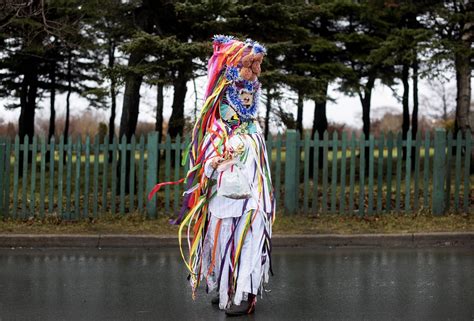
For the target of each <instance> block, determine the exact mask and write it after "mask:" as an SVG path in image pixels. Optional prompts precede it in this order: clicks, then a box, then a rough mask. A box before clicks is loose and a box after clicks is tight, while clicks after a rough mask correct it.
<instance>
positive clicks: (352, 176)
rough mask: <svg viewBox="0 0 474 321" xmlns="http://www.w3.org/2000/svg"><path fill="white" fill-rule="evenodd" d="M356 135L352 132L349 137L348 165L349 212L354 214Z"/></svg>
mask: <svg viewBox="0 0 474 321" xmlns="http://www.w3.org/2000/svg"><path fill="white" fill-rule="evenodd" d="M355 158H356V136H355V133H354V132H352V137H351V166H350V173H349V186H350V189H349V214H350V215H352V214H354V197H355V196H354V186H355V170H356V163H355Z"/></svg>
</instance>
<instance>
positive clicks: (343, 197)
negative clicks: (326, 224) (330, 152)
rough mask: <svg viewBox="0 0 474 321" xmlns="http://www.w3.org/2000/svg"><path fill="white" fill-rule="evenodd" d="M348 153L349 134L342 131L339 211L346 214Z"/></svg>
mask: <svg viewBox="0 0 474 321" xmlns="http://www.w3.org/2000/svg"><path fill="white" fill-rule="evenodd" d="M346 153H347V134H346V132H342V141H341V186H340V193H341V194H340V197H339V213H340V214H344V211H345V208H346V175H347V173H346V157H347V155H346Z"/></svg>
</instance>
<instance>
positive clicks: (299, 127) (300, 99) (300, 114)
mask: <svg viewBox="0 0 474 321" xmlns="http://www.w3.org/2000/svg"><path fill="white" fill-rule="evenodd" d="M303 105H304V97H303V94H302V93H301V92H300V91H298V101H297V107H298V109H297V112H296V130H297V131H298V132H299V133H300V135H302V134H303Z"/></svg>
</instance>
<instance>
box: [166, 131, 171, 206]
mask: <svg viewBox="0 0 474 321" xmlns="http://www.w3.org/2000/svg"><path fill="white" fill-rule="evenodd" d="M169 181H171V137H170V136H169V135H166V139H165V182H169ZM170 196H171V188H170V186H169V185H166V186H165V212H166V213H167V214H168V213H169V212H170Z"/></svg>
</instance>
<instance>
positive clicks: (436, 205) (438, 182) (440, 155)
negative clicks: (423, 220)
mask: <svg viewBox="0 0 474 321" xmlns="http://www.w3.org/2000/svg"><path fill="white" fill-rule="evenodd" d="M445 179H446V131H445V130H444V129H442V128H437V129H436V130H435V134H434V160H433V195H432V211H433V215H443V214H444V211H445V209H446V193H445V186H444V182H445Z"/></svg>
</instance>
